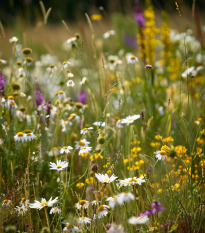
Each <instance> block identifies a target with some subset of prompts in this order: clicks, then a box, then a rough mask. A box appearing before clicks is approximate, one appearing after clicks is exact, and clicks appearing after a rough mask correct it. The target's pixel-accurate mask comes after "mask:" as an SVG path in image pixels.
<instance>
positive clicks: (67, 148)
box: [60, 146, 73, 154]
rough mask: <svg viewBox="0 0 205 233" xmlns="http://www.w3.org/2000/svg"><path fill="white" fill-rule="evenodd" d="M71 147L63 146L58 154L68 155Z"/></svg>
mask: <svg viewBox="0 0 205 233" xmlns="http://www.w3.org/2000/svg"><path fill="white" fill-rule="evenodd" d="M72 149H73V147H72V146H64V147H63V148H62V149H61V150H60V153H61V154H63V153H70V150H72Z"/></svg>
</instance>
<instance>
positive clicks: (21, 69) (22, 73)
mask: <svg viewBox="0 0 205 233" xmlns="http://www.w3.org/2000/svg"><path fill="white" fill-rule="evenodd" d="M25 74H26V72H25V70H24V68H23V67H21V68H19V77H24V76H25Z"/></svg>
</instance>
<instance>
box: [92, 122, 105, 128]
mask: <svg viewBox="0 0 205 233" xmlns="http://www.w3.org/2000/svg"><path fill="white" fill-rule="evenodd" d="M93 125H96V126H102V127H105V126H106V123H105V122H102V121H96V122H94V123H93Z"/></svg>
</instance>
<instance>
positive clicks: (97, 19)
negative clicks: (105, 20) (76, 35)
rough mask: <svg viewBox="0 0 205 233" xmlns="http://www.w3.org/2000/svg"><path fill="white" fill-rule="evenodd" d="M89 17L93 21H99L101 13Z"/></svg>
mask: <svg viewBox="0 0 205 233" xmlns="http://www.w3.org/2000/svg"><path fill="white" fill-rule="evenodd" d="M91 19H92V20H94V21H99V20H101V19H102V15H91Z"/></svg>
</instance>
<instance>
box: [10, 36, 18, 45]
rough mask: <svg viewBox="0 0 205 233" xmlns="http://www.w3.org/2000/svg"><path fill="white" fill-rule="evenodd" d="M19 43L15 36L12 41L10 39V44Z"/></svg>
mask: <svg viewBox="0 0 205 233" xmlns="http://www.w3.org/2000/svg"><path fill="white" fill-rule="evenodd" d="M17 41H18V38H17V37H15V36H13V37H12V38H11V39H9V42H10V43H16V42H17Z"/></svg>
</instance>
